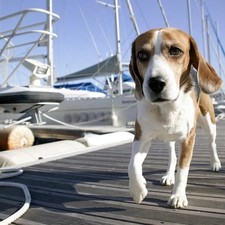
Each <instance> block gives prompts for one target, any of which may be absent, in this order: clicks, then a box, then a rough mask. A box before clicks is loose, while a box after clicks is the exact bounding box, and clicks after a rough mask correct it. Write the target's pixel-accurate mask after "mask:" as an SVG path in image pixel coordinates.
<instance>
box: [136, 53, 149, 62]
mask: <svg viewBox="0 0 225 225" xmlns="http://www.w3.org/2000/svg"><path fill="white" fill-rule="evenodd" d="M137 58H138V59H139V60H140V61H146V60H147V59H148V55H147V54H146V53H145V52H138V55H137Z"/></svg>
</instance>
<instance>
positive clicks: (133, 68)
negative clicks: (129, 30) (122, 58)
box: [129, 42, 144, 101]
mask: <svg viewBox="0 0 225 225" xmlns="http://www.w3.org/2000/svg"><path fill="white" fill-rule="evenodd" d="M129 70H130V74H131V76H132V78H133V80H134V82H135V98H136V99H137V100H139V101H141V99H142V98H143V96H144V94H143V91H142V84H143V78H142V76H141V75H140V73H139V71H138V67H137V62H136V53H135V42H133V44H132V50H131V60H130V64H129Z"/></svg>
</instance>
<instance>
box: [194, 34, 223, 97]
mask: <svg viewBox="0 0 225 225" xmlns="http://www.w3.org/2000/svg"><path fill="white" fill-rule="evenodd" d="M190 43H191V49H190V57H191V64H192V65H193V67H194V68H195V69H196V70H197V71H198V84H199V87H200V89H201V90H202V91H203V92H204V93H206V94H213V93H215V92H217V91H218V90H219V89H220V88H221V87H222V85H223V81H222V80H221V79H220V78H219V76H218V75H217V73H216V71H215V70H214V69H213V68H212V66H210V65H209V64H208V63H207V62H206V61H205V59H204V58H203V56H202V55H201V54H200V52H199V51H198V48H197V44H196V42H195V41H194V39H193V38H191V37H190Z"/></svg>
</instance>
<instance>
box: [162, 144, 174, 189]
mask: <svg viewBox="0 0 225 225" xmlns="http://www.w3.org/2000/svg"><path fill="white" fill-rule="evenodd" d="M166 145H167V148H168V152H169V161H168V168H167V171H166V173H165V175H164V176H163V177H162V179H161V184H162V185H172V184H174V182H175V169H176V163H177V157H176V152H175V142H166Z"/></svg>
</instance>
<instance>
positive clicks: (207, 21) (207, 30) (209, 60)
mask: <svg viewBox="0 0 225 225" xmlns="http://www.w3.org/2000/svg"><path fill="white" fill-rule="evenodd" d="M205 22H206V38H207V50H208V63H209V64H211V56H210V34H209V17H208V16H206V17H205Z"/></svg>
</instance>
